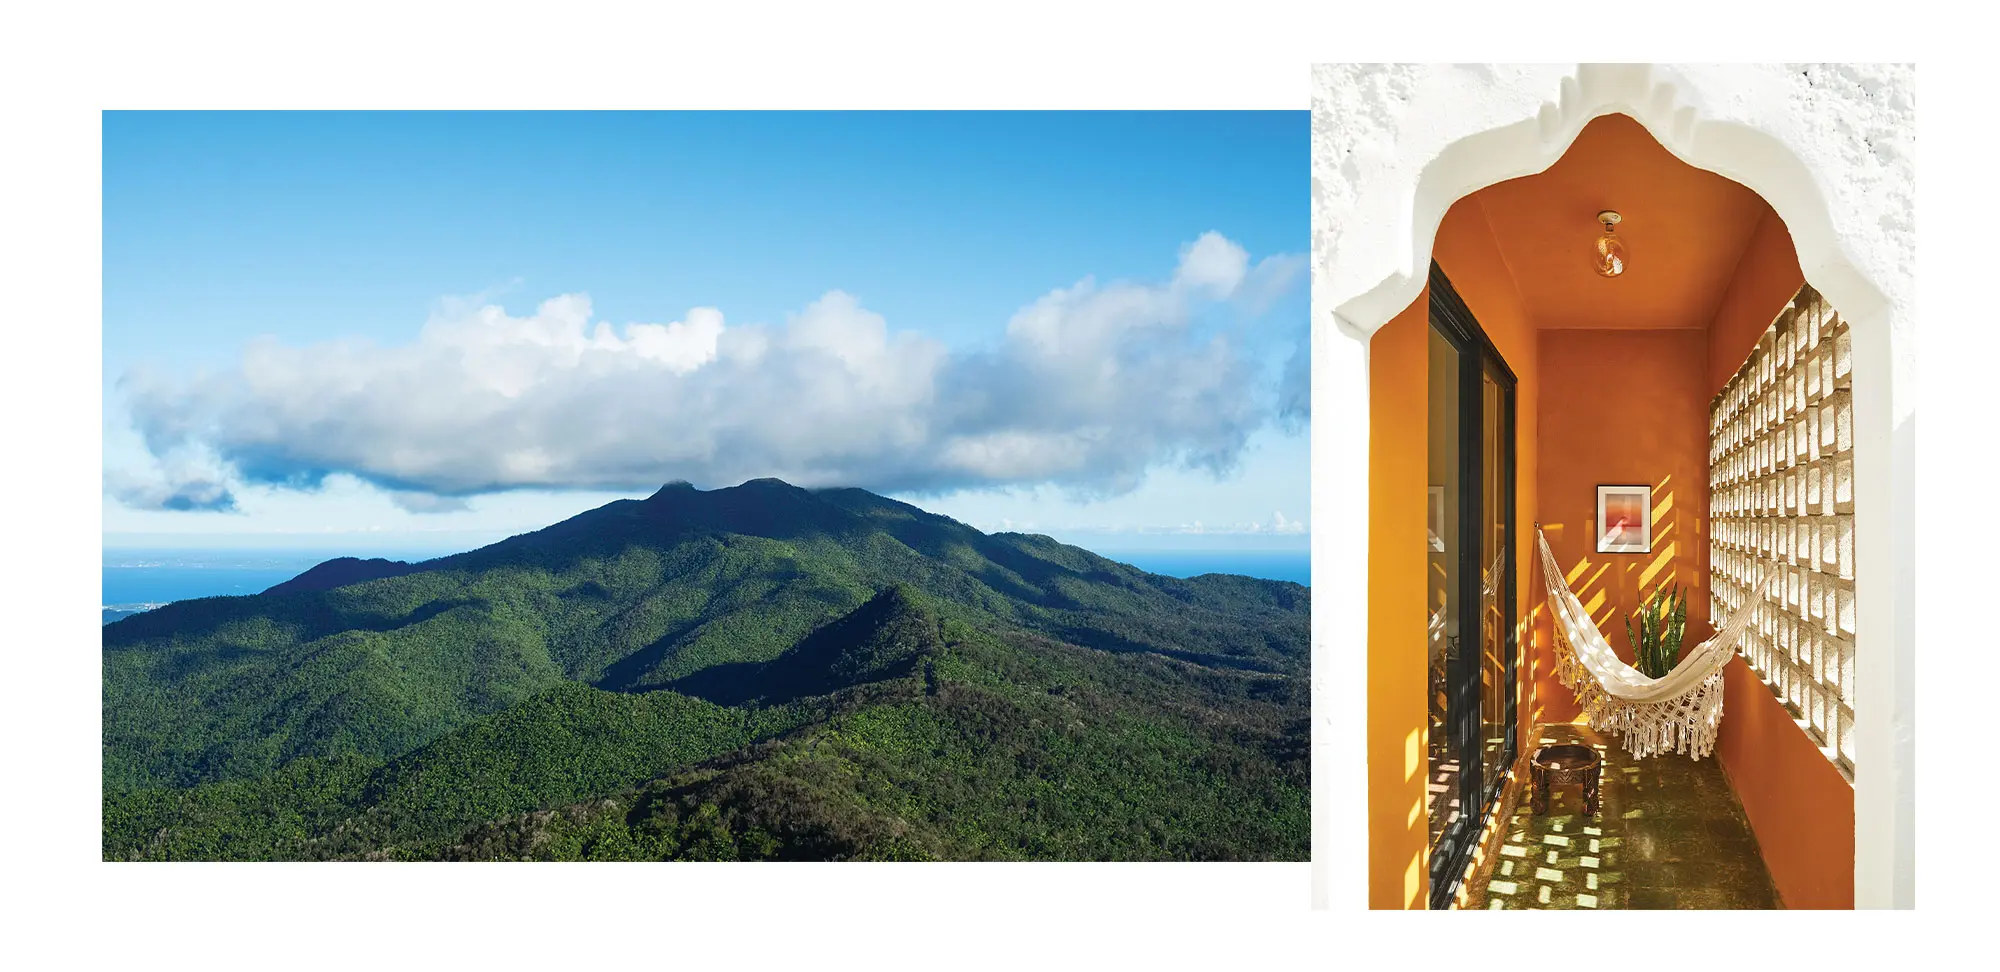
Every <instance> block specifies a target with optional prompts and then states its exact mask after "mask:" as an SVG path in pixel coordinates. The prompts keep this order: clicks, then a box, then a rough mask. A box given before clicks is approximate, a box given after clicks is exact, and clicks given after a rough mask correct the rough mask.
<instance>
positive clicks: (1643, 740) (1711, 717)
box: [1554, 624, 1722, 760]
mask: <svg viewBox="0 0 2000 972" xmlns="http://www.w3.org/2000/svg"><path fill="white" fill-rule="evenodd" d="M1554 631H1555V637H1556V646H1557V651H1556V678H1557V679H1558V680H1560V681H1561V682H1562V683H1563V684H1564V685H1566V686H1568V687H1569V690H1570V691H1571V692H1574V693H1575V694H1576V701H1577V704H1578V705H1580V706H1582V707H1583V718H1584V721H1585V722H1586V723H1588V724H1589V725H1590V727H1591V728H1592V729H1596V730H1598V731H1599V732H1615V733H1618V735H1619V738H1620V739H1621V740H1622V741H1623V742H1624V744H1625V749H1626V750H1627V751H1628V752H1630V753H1631V754H1632V756H1633V757H1634V758H1635V759H1645V758H1646V757H1648V756H1653V755H1656V754H1659V753H1668V752H1674V753H1680V754H1682V755H1685V756H1690V757H1693V758H1694V759H1696V760H1699V759H1701V758H1702V757H1704V756H1707V755H1709V754H1711V753H1713V752H1715V739H1716V736H1717V734H1718V733H1719V732H1720V731H1721V727H1722V668H1721V667H1719V666H1718V667H1717V668H1716V669H1715V670H1714V671H1712V672H1710V673H1709V674H1708V677H1707V678H1704V679H1702V681H1701V684H1700V685H1698V686H1696V687H1695V689H1694V690H1693V691H1692V692H1689V693H1688V694H1686V695H1683V696H1680V697H1678V698H1675V699H1672V700H1670V701H1666V702H1627V701H1625V700H1623V699H1619V698H1615V697H1613V696H1612V695H1611V694H1610V693H1608V692H1606V691H1604V686H1603V684H1602V683H1600V682H1598V680H1597V677H1596V676H1595V675H1592V674H1591V673H1590V669H1588V668H1586V667H1584V665H1583V663H1582V662H1580V661H1578V660H1577V657H1576V652H1575V651H1574V650H1573V649H1572V648H1571V647H1570V643H1569V637H1568V636H1567V635H1565V634H1564V633H1563V630H1562V625H1560V624H1558V625H1555V626H1554Z"/></svg>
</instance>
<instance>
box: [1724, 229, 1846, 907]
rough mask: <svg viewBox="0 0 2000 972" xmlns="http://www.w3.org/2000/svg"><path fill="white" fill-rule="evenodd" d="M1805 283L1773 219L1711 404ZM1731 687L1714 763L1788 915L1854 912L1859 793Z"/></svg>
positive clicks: (1743, 688)
mask: <svg viewBox="0 0 2000 972" xmlns="http://www.w3.org/2000/svg"><path fill="white" fill-rule="evenodd" d="M1804 282H1805V280H1804V275H1803V274H1801V273H1800V271H1799V264H1798V258H1797V255H1796V254H1795V253H1794V252H1793V250H1792V241H1791V237H1790V235H1789V234H1788V233H1787V232H1786V230H1785V225H1784V222H1783V221H1782V220H1780V219H1779V218H1778V217H1777V215H1776V214H1772V215H1770V216H1767V217H1765V219H1764V221H1763V223H1761V224H1760V225H1759V226H1758V227H1757V231H1756V233H1755V234H1754V235H1753V236H1752V237H1751V240H1750V244H1749V246H1748V247H1747V248H1746V249H1745V251H1744V254H1743V258H1742V262H1741V265H1740V268H1739V269H1738V271H1737V275H1736V278H1735V280H1734V282H1733V283H1732V284H1731V286H1730V288H1729V291H1728V292H1727V293H1726V294H1725V295H1724V296H1723V299H1722V303H1721V305H1720V306H1719V307H1718V308H1717V311H1716V315H1715V321H1714V323H1713V324H1712V325H1711V327H1710V328H1709V332H1708V334H1709V348H1708V358H1709V362H1708V389H1707V390H1708V393H1709V394H1710V395H1711V396H1712V395H1713V394H1714V393H1716V392H1719V391H1721V390H1722V386H1723V385H1724V384H1726V383H1727V382H1728V381H1729V378H1730V376H1732V375H1734V374H1736V371H1737V369H1738V368H1740V367H1741V366H1742V364H1743V361H1744V359H1745V358H1747V357H1748V356H1749V354H1750V352H1751V350H1752V349H1753V348H1755V347H1756V344H1757V339H1758V338H1759V337H1761V336H1762V335H1763V333H1764V329H1765V328H1766V327H1769V326H1770V323H1771V321H1772V319H1773V318H1776V317H1777V316H1778V312H1779V311H1781V310H1783V309H1784V306H1785V304H1786V302H1787V301H1789V300H1791V298H1792V295H1793V294H1795V293H1797V292H1798V289H1799V286H1800V285H1801V284H1803V283H1804ZM1723 677H1724V680H1725V683H1724V685H1725V687H1724V693H1725V696H1724V703H1723V706H1724V709H1723V711H1724V715H1723V719H1722V733H1721V736H1720V738H1719V739H1718V740H1717V742H1716V755H1717V757H1718V758H1719V759H1720V760H1721V761H1722V768H1723V771H1724V772H1725V773H1727V774H1728V776H1729V782H1730V785H1731V786H1732V787H1733V788H1734V789H1735V790H1736V795H1737V797H1738V798H1739V799H1741V800H1742V801H1743V811H1744V813H1745V814H1746V815H1748V816H1749V818H1750V826H1751V829H1752V830H1754V831H1756V834H1757V843H1758V847H1759V849H1760V850H1761V851H1762V852H1763V855H1764V862H1765V863H1766V864H1767V865H1769V867H1770V868H1771V877H1772V879H1773V880H1775V881H1776V882H1777V885H1778V893H1779V894H1780V896H1782V897H1783V899H1784V902H1785V906H1786V907H1788V908H1795V909H1805V908H1852V907H1854V787H1853V785H1852V784H1850V783H1848V782H1847V780H1846V779H1845V778H1843V777H1842V776H1841V775H1840V771H1839V770H1836V769H1835V768H1834V766H1833V764H1832V763H1831V762H1829V761H1828V760H1827V758H1826V757H1825V756H1824V755H1822V754H1821V753H1820V751H1819V747H1818V746H1816V745H1814V743H1813V742H1812V740H1811V739H1810V738H1809V737H1808V736H1807V735H1806V734H1805V732H1804V730H1802V729H1800V728H1799V727H1798V725H1797V723H1796V722H1794V721H1793V719H1792V715H1791V713H1790V712H1788V711H1786V710H1785V707H1784V706H1783V705H1782V704H1780V703H1779V702H1778V700H1777V697H1776V696H1774V695H1772V694H1771V690H1770V689H1768V688H1766V687H1765V686H1764V683H1763V682H1762V681H1761V680H1759V679H1758V678H1757V676H1756V674H1755V673H1753V672H1751V671H1750V667H1749V666H1748V665H1746V664H1745V663H1744V662H1743V659H1742V658H1741V657H1738V658H1737V659H1736V660H1735V661H1732V662H1730V663H1729V667H1728V669H1726V670H1725V673H1724V676H1723ZM1865 769H1866V768H1865V767H1864V768H1863V769H1862V771H1865Z"/></svg>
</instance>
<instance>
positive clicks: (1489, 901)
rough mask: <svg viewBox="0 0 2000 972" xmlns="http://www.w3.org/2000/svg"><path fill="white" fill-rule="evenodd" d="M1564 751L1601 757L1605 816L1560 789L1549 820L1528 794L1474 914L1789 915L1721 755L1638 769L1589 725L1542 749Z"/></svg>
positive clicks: (1553, 738)
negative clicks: (1671, 911) (1661, 911)
mask: <svg viewBox="0 0 2000 972" xmlns="http://www.w3.org/2000/svg"><path fill="white" fill-rule="evenodd" d="M1559 742H1578V743H1582V744H1584V745H1587V746H1590V747H1592V748H1594V749H1596V750H1597V751H1598V752H1600V753H1602V754H1603V755H1604V777H1603V783H1602V791H1603V792H1602V795H1601V798H1600V802H1601V804H1602V805H1601V806H1599V807H1598V814H1597V817H1596V818H1595V819H1592V818H1589V817H1585V816H1583V794H1582V792H1581V790H1582V788H1581V787H1558V788H1556V789H1555V790H1553V791H1552V792H1551V794H1550V800H1549V812H1548V813H1547V814H1546V815H1542V816H1536V815H1535V812H1534V809H1533V806H1532V803H1533V801H1532V800H1530V799H1529V798H1528V794H1527V793H1525V792H1524V793H1523V794H1522V795H1521V798H1520V800H1519V801H1518V803H1519V806H1518V807H1517V808H1516V810H1515V811H1514V817H1513V820H1512V821H1511V823H1512V826H1511V827H1510V828H1509V831H1508V833H1507V839H1506V841H1505V842H1504V843H1503V844H1502V845H1501V847H1500V853H1499V854H1498V855H1496V856H1495V858H1494V860H1495V862H1496V863H1495V864H1494V865H1493V866H1492V868H1491V869H1490V871H1488V873H1486V874H1483V875H1476V876H1474V877H1472V878H1470V879H1469V881H1468V886H1467V898H1466V906H1467V907H1470V908H1598V909H1605V908H1779V907H1782V905H1781V904H1780V903H1779V902H1778V891H1777V888H1776V887H1775V886H1773V885H1772V883H1771V873H1770V871H1769V870H1767V869H1766V868H1765V867H1764V859H1763V857H1762V856H1761V855H1759V854H1758V851H1757V839H1756V837H1755V836H1754V835H1752V834H1751V832H1750V822H1749V820H1748V819H1746V818H1745V817H1744V816H1743V805H1742V804H1741V803H1738V802H1737V800H1736V793H1735V791H1733V790H1731V789H1730V787H1729V781H1728V779H1726V778H1725V777H1724V776H1723V773H1722V766H1721V765H1720V764H1719V763H1717V762H1716V761H1715V759H1714V758H1713V757H1710V758H1707V759H1703V760H1701V761H1699V762H1696V761H1695V760H1691V759H1689V758H1687V757H1685V756H1678V755H1666V756H1654V757H1650V758H1648V759H1644V760H1634V759H1632V758H1631V756H1630V755H1629V754H1627V753H1626V752H1625V750H1624V749H1623V748H1621V747H1620V746H1619V745H1618V740H1617V738H1616V737H1614V736H1610V735H1604V734H1600V733H1598V732H1596V731H1594V730H1592V729H1590V728H1589V727H1587V726H1572V725H1554V726H1545V727H1543V730H1542V733H1541V740H1540V742H1539V743H1536V745H1538V746H1539V745H1548V744H1550V743H1559ZM1523 785H1524V786H1526V785H1527V784H1525V783H1524V784H1523Z"/></svg>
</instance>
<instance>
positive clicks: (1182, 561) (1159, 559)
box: [1096, 550, 1312, 587]
mask: <svg viewBox="0 0 2000 972" xmlns="http://www.w3.org/2000/svg"><path fill="white" fill-rule="evenodd" d="M1096 553H1097V554H1098V555H1099V556H1102V557H1109V558H1111V559H1112V560H1116V561H1119V562H1121V563H1127V564H1131V565H1132V566H1134V567H1137V568H1139V569H1140V570H1143V571H1148V572H1150V573H1155V574H1165V575H1167V576H1169V577H1193V576H1195V575H1197V574H1243V575H1245V576H1248V577H1261V578H1263V579H1264V580H1282V581H1292V582H1294V583H1298V584H1304V585H1306V586H1307V587H1311V586H1312V552H1311V551H1309V550H1125V551H1117V550H1100V551H1096Z"/></svg>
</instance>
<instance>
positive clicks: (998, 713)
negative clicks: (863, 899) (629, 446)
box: [103, 480, 1308, 860]
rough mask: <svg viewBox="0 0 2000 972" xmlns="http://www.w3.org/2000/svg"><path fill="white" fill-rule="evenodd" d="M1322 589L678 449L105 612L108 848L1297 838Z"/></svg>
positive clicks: (804, 847)
mask: <svg viewBox="0 0 2000 972" xmlns="http://www.w3.org/2000/svg"><path fill="white" fill-rule="evenodd" d="M1307 613H1308V592H1307V590H1306V589H1305V588H1304V587H1302V586H1300V585H1297V584H1290V583H1283V582H1275V581H1260V580H1254V579H1250V578H1243V577H1230V576H1219V575H1209V576H1204V577H1197V578H1193V579H1189V580H1179V579H1175V578H1169V577H1162V576H1158V575H1153V574H1148V573H1145V572H1143V571H1139V570H1137V569H1135V568H1132V567H1130V566H1127V565H1123V564H1118V563H1114V562H1112V561H1109V560H1106V559H1104V558H1101V557H1098V556H1096V555H1094V554H1091V553H1089V552H1087V551H1083V550H1080V549H1077V548H1074V547H1068V546H1064V545H1062V544H1059V543H1056V542H1055V541H1053V540H1050V539H1048V538H1046V537H1038V536H1025V535H1020V534H993V535H988V534H984V533H981V532H979V531H977V530H974V529H972V528H970V527H967V526H965V525H963V524H960V523H958V522H956V521H954V520H951V519H949V518H946V517H941V516H936V515H933V514H929V513H926V512H924V511H922V510H919V509H917V508H915V507H911V506H908V505H906V504H902V503H896V502H894V501H891V500H887V499H884V498H882V497H880V496H876V495H874V494H871V493H867V492H864V491H861V490H824V491H806V490H801V489H797V488H795V487H792V486H789V485H786V484H784V483H780V482H777V481H774V480H758V481H753V482H751V483H746V484H744V485H743V486H739V487H736V488H734V489H722V490H713V491H707V492H703V491H698V490H695V489H693V488H691V487H688V486H686V485H684V484H675V485H670V486H668V487H666V488H664V489H662V490H661V491H660V492H659V493H658V494H656V495H654V496H653V497H652V498H650V499H647V500H644V501H620V502H617V503H612V504H609V505H607V506H605V507H602V508H599V509H597V510H592V511H590V512H587V513H584V514H581V515H579V516H577V517H573V518H571V519H570V520H566V521H564V522H563V523H559V524H556V525H555V526H552V527H549V528H547V529H545V530H541V531H537V532H535V533H531V534H526V535H523V536H519V537H514V538H512V539H509V540H506V541H503V542H501V543H498V544H494V545H492V546H490V547H486V548H482V549H480V550H475V551H471V552H469V553H465V554H459V555H456V556H453V557H447V558H442V559H439V560H434V561H429V562H425V563H421V564H399V563H393V562H388V561H370V562H364V561H354V560H342V561H336V562H330V563H329V564H323V565H321V566H320V567H316V568H314V569H313V571H308V572H307V573H306V574H305V575H301V577H300V578H297V579H295V580H293V581H289V582H287V583H286V584H281V585H278V587H276V588H273V589H272V590H271V591H267V592H265V593H264V594H262V595H258V596H254V597H239V598H209V599H204V600H199V601H189V602H180V603H177V604H172V605H168V606H167V607H165V608H161V609H159V610H155V611H151V612H146V613H144V614H140V615H137V616H134V617H131V618H127V619H124V620H120V621H117V622H114V623H112V624H110V625H108V626H107V627H106V628H105V629H104V639H105V651H104V707H105V709H104V764H103V772H104V792H105V796H104V854H105V856H106V857H107V858H116V859H126V858H149V859H321V858H423V859H435V858H441V857H450V858H537V859H573V858H592V859H613V858H618V859H633V858H637V859H724V860H736V859H850V858H870V859H910V858H915V859H981V858H1028V859H1218V858H1220V859H1230V858H1234V859H1290V860H1303V859H1304V858H1305V856H1306V849H1307V837H1306V822H1307V807H1308V796H1307V782H1306V778H1307V777H1306V733H1307V729H1306V726H1307V719H1306V695H1307V685H1306V675H1307V665H1306V662H1307V654H1308V652H1307V631H1306V628H1307V622H1306V619H1307Z"/></svg>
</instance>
